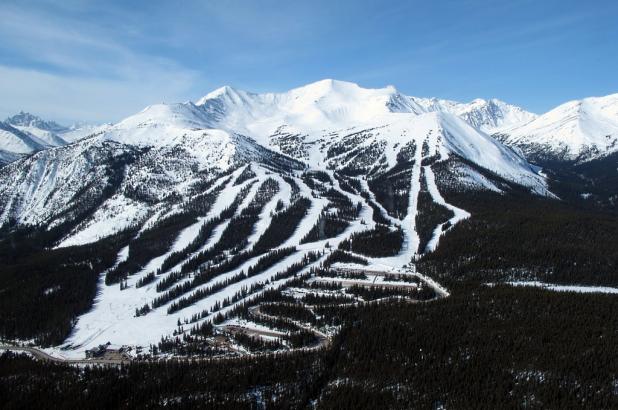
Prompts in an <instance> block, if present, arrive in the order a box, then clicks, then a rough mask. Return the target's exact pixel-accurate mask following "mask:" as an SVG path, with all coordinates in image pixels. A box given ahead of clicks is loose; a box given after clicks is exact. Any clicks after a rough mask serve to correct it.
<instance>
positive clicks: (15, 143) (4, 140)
mask: <svg viewBox="0 0 618 410" xmlns="http://www.w3.org/2000/svg"><path fill="white" fill-rule="evenodd" d="M45 147H46V144H45V143H44V142H43V141H41V140H39V139H38V138H36V137H34V136H32V135H30V134H28V133H26V132H23V131H21V130H19V129H17V128H15V127H13V126H12V125H11V124H8V123H6V122H0V150H2V151H4V152H6V153H12V154H15V157H16V158H18V157H19V156H20V155H25V154H30V153H32V152H35V151H40V150H41V149H44V148H45Z"/></svg>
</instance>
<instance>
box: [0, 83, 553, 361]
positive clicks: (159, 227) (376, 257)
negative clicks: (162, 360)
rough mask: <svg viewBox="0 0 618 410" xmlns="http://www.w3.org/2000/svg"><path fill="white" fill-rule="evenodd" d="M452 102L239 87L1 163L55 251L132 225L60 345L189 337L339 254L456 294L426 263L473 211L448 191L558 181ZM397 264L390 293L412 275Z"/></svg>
mask: <svg viewBox="0 0 618 410" xmlns="http://www.w3.org/2000/svg"><path fill="white" fill-rule="evenodd" d="M440 105H443V106H444V107H442V108H441V109H438V108H439V107H438V106H440ZM455 105H456V104H455ZM455 105H453V106H450V103H448V102H439V103H437V102H432V103H429V102H426V101H425V102H423V101H421V100H418V99H417V100H413V99H412V98H408V97H405V96H403V95H401V94H399V93H398V92H397V91H396V90H395V89H394V88H393V87H387V88H384V89H377V90H376V89H364V88H361V87H359V86H358V85H356V84H352V83H345V82H339V81H332V80H325V81H320V82H317V83H314V84H309V85H307V86H305V87H300V88H297V89H294V90H290V91H289V92H287V93H278V94H274V93H269V94H254V93H248V92H244V91H238V90H234V89H232V88H230V87H224V88H221V89H219V90H216V91H214V92H212V93H210V94H208V95H207V96H206V97H204V98H202V99H201V100H199V101H197V102H196V103H191V102H189V103H180V104H157V105H153V106H150V107H147V108H146V109H144V110H143V111H141V112H139V113H137V114H135V115H133V116H130V117H128V118H126V119H124V120H122V121H120V122H119V123H117V124H114V125H111V126H109V127H105V128H104V129H102V130H100V132H97V133H96V134H94V135H91V136H90V137H86V138H83V139H80V140H78V141H76V142H74V143H71V144H68V145H63V146H60V147H54V148H49V149H45V150H42V151H39V152H37V153H34V154H32V155H31V156H29V157H27V158H22V159H20V160H18V161H16V162H13V163H11V164H9V165H7V166H5V167H3V168H0V225H5V226H6V225H8V226H15V225H17V226H29V227H34V228H36V229H40V230H43V231H45V232H46V233H49V232H52V233H53V234H54V235H49V236H51V237H53V240H51V243H49V247H50V248H55V249H56V250H62V249H64V248H67V247H70V246H79V245H84V244H89V243H94V244H99V243H101V242H99V241H103V240H104V239H105V238H110V237H112V236H113V235H114V234H117V233H119V232H122V235H117V236H119V237H122V238H125V237H126V240H125V239H122V240H123V241H125V242H122V245H121V246H122V247H121V248H119V249H118V250H117V260H116V263H115V264H113V265H111V266H108V267H107V269H105V270H104V271H102V272H99V280H98V285H97V286H98V288H97V289H98V296H97V299H96V300H95V301H94V305H93V306H92V309H91V310H89V311H88V312H81V314H82V315H81V316H80V317H79V318H77V324H76V325H75V327H74V329H73V332H72V333H71V334H70V335H67V336H68V339H67V340H65V341H64V343H63V345H64V347H66V348H67V349H68V350H62V351H60V350H54V351H53V352H54V354H61V355H68V356H73V357H77V356H81V355H83V354H84V350H85V349H90V348H92V347H95V346H97V345H99V344H102V343H105V342H107V341H111V342H112V343H114V344H119V345H130V346H133V347H137V346H149V345H156V344H157V343H160V342H161V340H162V337H163V338H164V339H165V340H168V338H172V339H173V338H174V337H175V336H178V335H179V334H180V335H183V336H182V337H183V338H184V340H185V341H187V343H189V342H190V341H191V340H193V339H191V338H192V337H198V336H199V335H200V332H206V333H207V330H208V329H211V330H212V328H211V326H214V325H215V324H216V325H217V326H221V327H220V328H218V329H225V327H226V326H233V325H232V324H233V323H238V320H239V318H238V317H236V316H235V315H237V314H238V311H236V310H235V309H240V308H241V307H242V306H244V305H246V304H248V303H250V302H251V301H254V300H264V299H263V298H268V297H271V296H272V294H273V293H277V294H279V296H281V295H280V292H281V291H282V290H283V289H285V290H286V292H290V293H293V294H296V295H298V294H299V292H300V293H302V292H307V291H308V290H307V289H309V292H310V289H314V288H316V287H317V288H319V286H320V284H319V283H318V284H314V282H316V281H317V282H320V281H325V280H330V279H325V278H328V277H329V276H328V275H330V274H331V273H332V272H331V273H329V272H328V271H326V272H325V271H324V269H326V270H328V269H330V268H329V267H330V266H331V265H333V264H338V263H339V264H344V265H345V264H346V263H347V265H345V266H347V267H348V268H349V267H350V266H352V267H353V269H358V268H359V264H360V265H362V266H365V268H363V269H373V270H374V271H377V272H378V273H380V275H383V276H384V275H385V274H387V275H390V274H391V273H393V274H394V275H395V276H394V278H395V279H397V278H399V279H401V278H400V276H401V275H404V276H402V277H403V278H404V280H403V282H405V283H407V284H408V285H406V286H407V288H409V290H410V289H411V290H412V292H413V294H414V297H417V296H418V297H434V296H435V297H439V295H445V294H448V293H447V292H446V291H445V290H444V289H442V288H441V287H440V286H439V285H438V284H436V283H435V282H433V281H431V280H430V279H429V278H426V277H424V276H423V275H422V273H419V272H415V267H414V261H415V258H417V257H419V256H420V255H423V254H426V253H429V252H433V251H434V250H435V249H436V248H437V247H438V246H439V243H440V240H441V238H442V237H443V236H444V235H448V234H449V232H450V230H451V229H453V227H455V226H456V225H457V224H459V223H460V222H461V221H462V220H464V219H466V218H468V217H469V216H470V213H469V212H467V211H466V210H464V209H460V208H458V207H457V206H455V205H453V204H451V203H449V202H448V195H446V193H447V192H452V191H460V192H470V191H479V190H487V191H492V192H498V193H501V194H505V195H506V194H508V191H509V190H510V189H511V188H513V187H515V186H517V189H520V190H521V188H522V187H523V188H524V190H527V191H529V192H530V194H531V195H534V194H537V195H547V196H551V193H550V192H549V191H548V189H547V185H546V181H545V179H544V177H543V176H542V175H541V174H540V173H539V170H538V169H537V168H536V167H533V166H531V165H530V164H529V163H528V162H527V161H526V160H525V159H523V158H522V157H521V156H520V155H519V154H518V153H517V152H516V151H514V150H512V149H510V148H508V147H507V146H505V145H503V144H502V143H500V142H499V141H497V140H495V139H493V138H491V137H490V136H488V135H487V134H486V133H485V132H483V131H482V130H480V129H479V128H477V127H480V125H479V123H475V124H471V123H470V122H468V121H466V120H465V119H463V118H462V117H460V116H458V115H457V114H455V113H453V112H451V111H452V110H455V108H454V107H455ZM446 106H449V107H450V108H449V110H447V109H446V108H445V107H446ZM470 118H474V119H475V121H476V120H478V118H480V117H470ZM483 118H484V117H483ZM468 120H469V121H471V119H468ZM481 122H483V124H485V122H484V120H482V121H481ZM488 124H489V123H488ZM491 124H493V125H498V124H497V123H491ZM493 125H492V126H493ZM119 240H120V239H119ZM68 250H70V249H68ZM113 254H114V255H115V254H116V251H114V253H113ZM320 272H321V273H320ZM362 275H363V274H360V275H359V274H357V276H359V277H362ZM397 275H399V276H397ZM386 278H387V279H384V280H380V281H379V282H386V285H384V286H385V287H384V288H380V290H379V291H380V292H387V293H388V292H392V289H393V288H394V289H398V288H399V287H400V285H398V284H397V282H396V281H395V282H393V281H392V280H391V279H393V278H391V277H389V276H386ZM340 279H342V280H343V281H348V280H350V278H346V277H343V278H340ZM352 279H354V280H356V279H358V278H356V277H353V278H352ZM358 280H362V279H358ZM376 280H377V276H376V277H375V278H373V282H371V283H374V282H376ZM360 284H361V285H362V286H372V285H369V284H368V283H366V282H360ZM362 286H361V287H362ZM297 288H303V289H301V290H300V291H299V290H298V289H297ZM389 289H390V290H389ZM427 289H429V296H427V294H426V293H423V292H426V291H427ZM339 293H340V294H338V296H337V297H338V298H340V299H345V300H349V298H350V297H351V295H350V294H348V293H347V292H339ZM388 294H389V295H391V296H397V294H396V293H395V294H392V293H388ZM325 295H326V296H325ZM328 295H330V294H329V293H328V292H325V291H323V290H320V291H319V295H318V296H319V297H318V299H319V298H321V297H328ZM423 295H425V296H423ZM436 295H438V296H436ZM331 296H332V295H331ZM260 298H262V299H260ZM283 298H284V299H285V300H288V299H286V298H287V296H283ZM354 300H357V299H354ZM358 300H359V302H363V303H364V300H363V298H362V297H361V298H360V299H358ZM257 316H259V315H257ZM74 319H76V318H71V321H70V326H73V324H74V323H75V321H74ZM245 319H246V318H245ZM245 319H243V320H245ZM262 319H264V318H263V317H262ZM253 320H257V319H256V318H255V317H254V318H253ZM179 323H181V326H180V327H179V325H178V324H179ZM242 323H245V322H242ZM184 325H186V327H184ZM70 326H69V327H70ZM255 326H257V327H255ZM260 326H262V327H260ZM260 326H258V324H254V327H253V328H251V329H253V330H251V331H252V332H255V331H256V330H255V329H257V328H260V329H262V331H265V332H268V331H269V330H264V329H263V326H264V325H263V324H262V325H260ZM205 329H206V330H205ZM302 329H305V330H307V328H303V327H301V328H300V330H299V329H297V330H296V331H295V332H300V333H301V336H302ZM271 330H272V329H271ZM326 331H327V330H326V329H320V330H319V331H314V330H311V331H309V332H310V333H313V335H314V336H316V335H317V336H316V337H318V339H319V338H320V337H322V336H320V334H324V333H325V332H326ZM330 331H332V332H334V331H335V330H332V329H331V330H330ZM208 332H210V331H208ZM292 333H293V332H292ZM196 334H197V335H198V336H196ZM201 335H202V336H204V334H201ZM290 335H292V334H290ZM290 335H287V336H285V337H284V339H285V340H287V341H286V342H285V343H284V345H286V346H287V347H289V346H291V345H293V344H294V343H295V342H294V341H295V340H296V339H295V338H293V337H292V338H290V337H288V336H290ZM294 335H296V333H294ZM211 336H212V335H211V334H210V333H209V334H208V335H206V337H205V339H204V340H206V342H207V343H211V342H212V339H211V338H210V337H211ZM271 336H272V335H271ZM296 336H298V335H296ZM305 336H306V334H305ZM286 337H288V339H286ZM299 337H300V336H299ZM172 339H169V340H172ZM198 339H199V337H198ZM173 340H175V339H173ZM200 340H202V339H200ZM202 341H203V340H202ZM206 342H205V343H206ZM55 343H56V344H59V341H57V340H56V341H55ZM170 343H172V344H175V343H176V342H170ZM178 343H180V344H182V342H180V341H179V342H178ZM286 343H287V344H286ZM168 347H169V346H168ZM208 349H210V348H208ZM208 349H206V350H208ZM231 349H232V350H234V346H232V347H231ZM208 351H210V350H208Z"/></svg>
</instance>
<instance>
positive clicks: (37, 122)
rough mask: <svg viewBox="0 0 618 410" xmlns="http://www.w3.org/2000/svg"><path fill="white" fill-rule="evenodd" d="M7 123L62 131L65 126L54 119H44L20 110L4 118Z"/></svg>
mask: <svg viewBox="0 0 618 410" xmlns="http://www.w3.org/2000/svg"><path fill="white" fill-rule="evenodd" d="M6 122H7V123H8V124H11V125H14V126H19V127H35V128H39V129H41V130H45V131H53V132H59V131H64V130H65V129H66V127H64V126H62V125H60V124H58V123H57V122H55V121H46V120H43V119H42V118H41V117H38V116H36V115H33V114H30V113H29V112H24V111H20V112H19V113H18V114H15V115H13V116H12V117H9V118H7V119H6Z"/></svg>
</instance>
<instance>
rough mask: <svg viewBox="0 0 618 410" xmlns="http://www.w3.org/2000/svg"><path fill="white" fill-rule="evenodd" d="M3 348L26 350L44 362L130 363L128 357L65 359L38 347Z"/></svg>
mask: <svg viewBox="0 0 618 410" xmlns="http://www.w3.org/2000/svg"><path fill="white" fill-rule="evenodd" d="M2 350H11V351H16V352H24V353H30V354H31V355H32V356H34V357H35V358H37V359H39V360H42V361H44V362H54V363H64V364H97V365H108V366H119V365H121V364H122V363H129V361H130V360H126V359H119V360H116V359H102V358H94V359H65V358H61V357H54V356H51V355H49V354H47V353H46V352H44V351H43V350H40V349H37V348H36V347H26V346H12V345H0V351H2Z"/></svg>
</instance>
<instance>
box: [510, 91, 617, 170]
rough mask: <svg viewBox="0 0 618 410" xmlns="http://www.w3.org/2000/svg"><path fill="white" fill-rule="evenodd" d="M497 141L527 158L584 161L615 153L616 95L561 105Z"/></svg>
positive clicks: (518, 126)
mask: <svg viewBox="0 0 618 410" xmlns="http://www.w3.org/2000/svg"><path fill="white" fill-rule="evenodd" d="M500 134H501V135H499V138H500V139H501V140H502V141H503V142H505V143H507V144H509V145H512V146H516V147H519V148H521V149H522V150H523V151H524V152H525V153H526V155H529V156H531V157H536V158H553V159H567V160H579V161H585V160H590V159H594V158H598V157H602V156H606V155H608V154H610V153H612V152H616V151H618V94H612V95H608V96H605V97H590V98H585V99H583V100H576V101H570V102H567V103H565V104H562V105H560V106H558V107H556V108H554V109H553V110H551V111H549V112H548V113H546V114H543V115H541V116H539V117H538V118H535V119H534V120H532V121H529V122H527V123H525V124H521V125H517V126H513V127H510V128H506V129H503V130H502V132H501V133H500Z"/></svg>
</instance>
